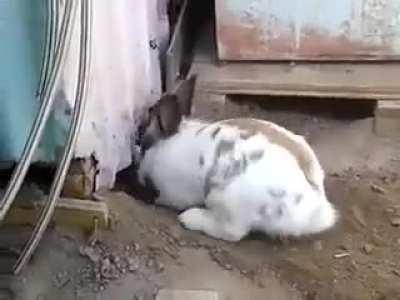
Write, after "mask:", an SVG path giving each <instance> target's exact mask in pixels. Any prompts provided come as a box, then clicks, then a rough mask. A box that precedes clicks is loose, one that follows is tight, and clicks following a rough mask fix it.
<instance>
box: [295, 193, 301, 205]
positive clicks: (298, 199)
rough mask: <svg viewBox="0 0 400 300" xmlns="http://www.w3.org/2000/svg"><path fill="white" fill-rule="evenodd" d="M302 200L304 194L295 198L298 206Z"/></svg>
mask: <svg viewBox="0 0 400 300" xmlns="http://www.w3.org/2000/svg"><path fill="white" fill-rule="evenodd" d="M301 200H303V194H298V195H297V196H296V197H295V198H294V201H295V202H296V204H300V202H301Z"/></svg>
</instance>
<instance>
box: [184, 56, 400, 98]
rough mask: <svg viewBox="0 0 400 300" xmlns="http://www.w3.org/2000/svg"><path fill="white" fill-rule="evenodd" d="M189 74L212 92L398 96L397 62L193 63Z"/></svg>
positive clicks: (315, 95)
mask: <svg viewBox="0 0 400 300" xmlns="http://www.w3.org/2000/svg"><path fill="white" fill-rule="evenodd" d="M192 73H196V74H197V75H198V80H197V87H196V89H197V90H198V91H203V92H208V93H214V94H249V95H286V96H310V97H326V98H353V99H373V100H377V99H379V100H398V99H400V76H399V74H400V64H399V63H390V64H389V63H388V64H383V63H381V64H379V63H374V64H372V63H370V64H350V63H336V64H318V63H313V64H311V63H302V64H288V63H276V64H267V63H227V64H224V65H221V66H216V65H215V64H213V63H195V64H194V65H193V68H192Z"/></svg>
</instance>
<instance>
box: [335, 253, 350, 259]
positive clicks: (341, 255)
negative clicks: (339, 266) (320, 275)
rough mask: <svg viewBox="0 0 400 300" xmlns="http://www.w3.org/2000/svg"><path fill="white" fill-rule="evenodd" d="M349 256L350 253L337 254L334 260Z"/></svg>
mask: <svg viewBox="0 0 400 300" xmlns="http://www.w3.org/2000/svg"><path fill="white" fill-rule="evenodd" d="M348 256H350V253H337V254H334V255H333V257H334V258H344V257H348Z"/></svg>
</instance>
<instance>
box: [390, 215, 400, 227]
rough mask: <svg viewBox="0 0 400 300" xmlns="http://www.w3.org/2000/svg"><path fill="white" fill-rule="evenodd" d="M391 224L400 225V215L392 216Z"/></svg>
mask: <svg viewBox="0 0 400 300" xmlns="http://www.w3.org/2000/svg"><path fill="white" fill-rule="evenodd" d="M390 224H392V226H393V227H400V217H397V216H396V217H393V218H390Z"/></svg>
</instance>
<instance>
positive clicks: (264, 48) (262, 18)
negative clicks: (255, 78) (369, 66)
mask: <svg viewBox="0 0 400 300" xmlns="http://www.w3.org/2000/svg"><path fill="white" fill-rule="evenodd" d="M215 5H216V31H217V46H218V55H219V58H220V59H221V60H328V61H329V60H400V0H335V1H329V0H249V1H243V0H215Z"/></svg>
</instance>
